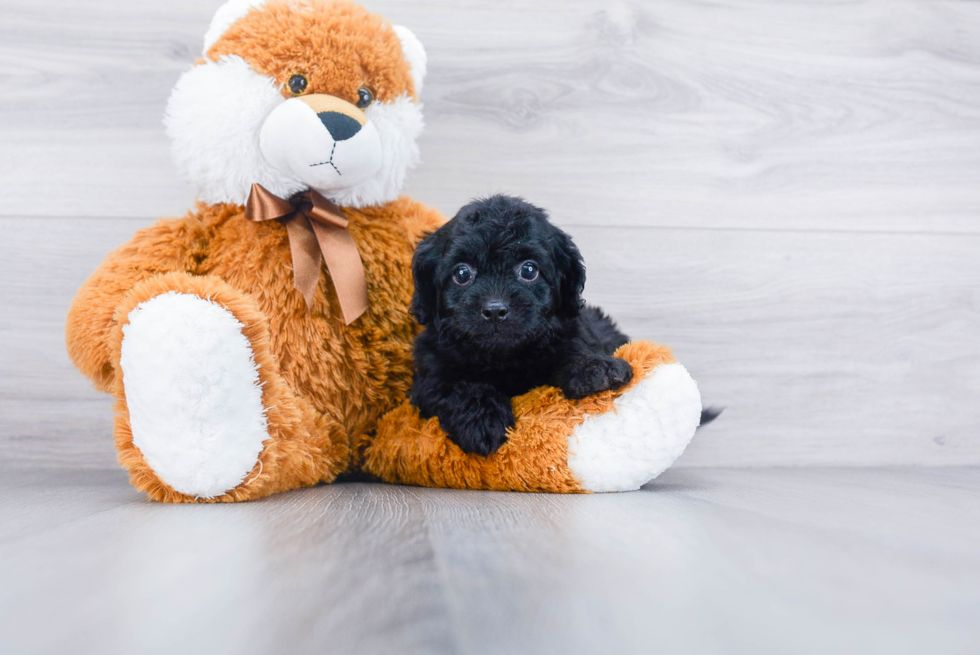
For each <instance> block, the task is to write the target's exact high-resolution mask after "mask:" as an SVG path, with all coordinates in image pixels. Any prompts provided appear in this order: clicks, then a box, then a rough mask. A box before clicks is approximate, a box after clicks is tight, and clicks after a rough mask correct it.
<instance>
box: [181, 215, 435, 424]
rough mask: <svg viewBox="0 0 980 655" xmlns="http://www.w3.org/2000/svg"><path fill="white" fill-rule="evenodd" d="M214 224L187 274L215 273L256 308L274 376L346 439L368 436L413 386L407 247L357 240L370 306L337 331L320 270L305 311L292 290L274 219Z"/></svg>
mask: <svg viewBox="0 0 980 655" xmlns="http://www.w3.org/2000/svg"><path fill="white" fill-rule="evenodd" d="M209 209H210V208H209ZM201 218H205V220H206V217H204V216H202V217H201ZM222 218H223V219H225V220H220V219H219V220H217V221H215V222H214V223H212V224H211V226H210V227H211V230H209V232H210V235H209V236H210V239H209V240H208V244H207V247H206V251H207V252H208V254H207V255H206V256H204V257H201V258H200V260H199V263H198V264H197V266H195V268H196V269H197V270H195V271H194V272H195V273H197V274H201V275H213V276H216V277H219V278H221V279H222V280H224V281H225V282H227V283H228V284H230V285H232V286H233V287H235V288H236V289H238V290H240V291H242V292H244V293H246V294H248V295H249V296H251V297H252V298H253V299H254V300H255V301H256V302H257V303H258V305H259V308H260V309H261V311H262V313H263V314H264V315H265V317H266V320H267V321H268V327H269V334H270V340H271V344H270V345H271V349H272V352H273V354H274V355H275V358H276V360H277V362H278V364H279V367H280V374H281V375H282V377H283V379H284V380H285V381H286V383H287V384H289V385H290V386H291V387H292V388H293V390H294V391H295V392H296V394H297V395H299V396H302V397H304V398H306V399H307V400H309V402H310V403H311V404H312V405H313V407H314V409H316V411H317V412H320V413H322V414H326V415H328V416H330V417H331V418H332V419H333V420H335V421H337V422H338V423H340V424H341V425H342V426H344V428H345V429H346V430H348V433H349V435H350V437H351V439H356V438H357V436H358V435H359V434H360V433H362V432H363V431H366V430H373V429H374V426H375V424H376V422H377V419H378V417H379V416H381V414H382V413H384V412H386V411H388V410H389V409H391V408H393V407H395V406H397V404H398V403H400V402H401V401H402V400H404V398H405V397H406V394H407V390H408V386H409V384H410V381H411V351H412V342H413V340H414V338H415V335H416V333H417V331H418V329H419V328H418V326H417V325H416V324H415V321H414V320H413V319H412V318H411V316H410V315H409V314H408V312H407V307H408V304H409V302H410V300H411V295H412V281H411V274H410V272H409V271H410V262H411V254H412V250H411V244H410V243H408V242H406V241H405V239H404V237H403V236H399V235H397V233H395V232H394V230H391V231H390V232H386V231H384V230H379V229H377V228H374V229H373V230H371V231H370V232H367V233H366V234H365V233H361V234H360V235H358V236H359V237H360V238H359V239H358V241H359V244H358V245H359V248H360V250H361V255H362V260H363V263H364V267H365V274H366V276H367V279H368V285H369V294H370V299H371V304H370V306H369V309H368V311H367V312H366V313H365V314H364V315H362V316H361V317H360V318H358V319H357V320H356V321H354V323H352V324H351V325H345V324H344V322H343V318H342V314H341V311H340V306H339V304H338V301H337V297H336V294H335V292H334V291H333V289H332V287H331V280H330V277H329V272H328V271H327V270H326V267H325V266H322V269H321V273H320V281H319V286H318V293H317V297H316V299H315V300H314V304H313V305H312V306H311V307H310V308H307V306H306V304H305V301H304V300H303V297H302V295H301V294H300V292H299V291H297V290H296V289H295V288H294V286H293V279H292V261H291V253H290V249H289V241H288V237H287V236H286V231H285V228H284V227H283V226H282V225H281V224H280V223H278V222H277V221H272V222H270V224H255V223H250V222H249V221H247V220H245V219H244V218H243V217H241V215H240V214H239V215H232V216H222ZM355 220H356V218H355Z"/></svg>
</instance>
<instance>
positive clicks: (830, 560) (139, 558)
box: [0, 467, 980, 655]
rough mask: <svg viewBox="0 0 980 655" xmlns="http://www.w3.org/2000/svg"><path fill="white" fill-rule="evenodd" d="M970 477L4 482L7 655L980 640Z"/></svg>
mask: <svg viewBox="0 0 980 655" xmlns="http://www.w3.org/2000/svg"><path fill="white" fill-rule="evenodd" d="M978 492H980V469H977V468H956V467H947V468H942V469H821V468H809V469H766V470H745V469H741V470H739V469H684V470H679V469H673V470H671V471H668V472H667V473H666V474H665V475H664V476H663V477H662V478H661V479H659V480H657V481H656V482H654V483H652V484H650V485H648V486H647V487H646V488H644V489H643V490H641V491H639V492H635V493H630V494H613V495H596V496H573V497H568V496H546V495H520V494H504V493H482V492H476V493H474V492H460V491H449V490H438V489H418V488H412V487H397V486H389V485H372V484H338V485H333V486H324V487H318V488H313V489H308V490H304V491H298V492H292V493H288V494H284V495H281V496H279V497H275V498H270V499H267V500H264V501H259V502H256V503H249V504H244V505H235V506H227V505H226V506H204V505H201V506H168V505H160V504H152V503H147V502H145V501H144V500H142V499H141V498H140V496H139V495H138V494H137V493H135V492H134V491H133V490H132V489H131V488H130V487H129V485H128V483H127V481H126V479H125V476H124V475H122V474H121V473H120V472H118V471H108V472H98V471H89V472H69V471H46V472H23V471H14V472H9V471H8V472H3V473H2V474H0V652H4V653H21V652H23V653H27V652H32V653H45V652H66V651H70V652H79V653H89V652H92V653H111V652H140V653H174V652H179V653H187V654H193V653H237V654H247V653H297V654H298V653H392V652H398V653H467V654H469V653H487V654H497V653H522V654H528V655H535V654H538V653H653V652H656V653H686V654H699V653H756V654H759V653H779V654H784V653H856V654H861V655H866V654H867V653H881V652H887V653H896V654H900V653H930V654H945V653H975V652H976V647H977V644H978V643H980V628H978V624H977V623H976V616H977V615H978V612H980V555H978V551H977V548H976V545H977V543H980V503H978V502H977V494H978Z"/></svg>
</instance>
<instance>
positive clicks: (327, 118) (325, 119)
mask: <svg viewBox="0 0 980 655" xmlns="http://www.w3.org/2000/svg"><path fill="white" fill-rule="evenodd" d="M316 116H317V118H319V119H320V122H321V123H323V126H324V127H325V128H327V131H328V132H330V136H332V137H333V138H334V141H346V140H347V139H349V138H351V137H352V136H354V135H355V134H357V133H358V132H360V131H361V124H360V123H358V122H357V121H356V120H355V119H353V118H351V117H350V116H348V115H347V114H341V113H340V112H339V111H322V112H320V113H319V114H317V115H316Z"/></svg>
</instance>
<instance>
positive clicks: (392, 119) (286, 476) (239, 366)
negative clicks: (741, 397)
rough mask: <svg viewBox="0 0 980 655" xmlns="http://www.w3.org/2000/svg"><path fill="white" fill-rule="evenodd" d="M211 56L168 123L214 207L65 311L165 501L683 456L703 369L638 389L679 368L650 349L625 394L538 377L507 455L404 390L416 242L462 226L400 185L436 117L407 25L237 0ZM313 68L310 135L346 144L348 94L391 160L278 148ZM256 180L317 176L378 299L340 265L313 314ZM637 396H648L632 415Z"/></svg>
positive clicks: (482, 481)
mask: <svg viewBox="0 0 980 655" xmlns="http://www.w3.org/2000/svg"><path fill="white" fill-rule="evenodd" d="M205 51H206V59H204V60H201V61H199V62H198V63H197V65H196V66H195V67H194V68H193V69H192V70H191V71H189V72H188V73H187V74H185V76H184V77H183V78H181V80H180V81H179V82H178V84H177V87H176V89H175V90H174V94H173V96H172V98H171V101H170V104H169V106H168V111H167V119H166V121H167V131H168V134H169V135H170V137H171V139H172V142H173V155H174V159H175V161H176V163H177V165H178V169H179V170H180V171H181V173H182V174H184V175H185V176H186V177H187V179H188V181H189V182H191V183H192V184H194V185H196V186H197V187H198V189H199V192H200V195H199V199H200V201H199V202H198V204H197V205H196V206H195V208H194V209H193V210H192V211H190V212H188V213H187V215H185V216H183V217H181V218H175V219H166V220H161V221H159V222H158V223H156V224H155V225H153V226H151V227H148V228H146V229H144V230H140V231H139V232H137V233H136V235H135V236H134V237H133V238H132V239H131V240H130V241H129V242H128V243H126V244H125V245H123V246H121V247H120V248H118V249H117V250H116V251H114V252H112V253H111V254H109V255H108V257H106V259H105V261H104V262H103V263H102V264H101V265H100V266H99V267H98V268H97V269H96V271H95V272H94V273H93V274H92V276H91V277H90V278H89V279H88V281H86V282H85V284H84V285H83V286H82V288H81V289H80V290H79V292H78V294H77V296H76V297H75V299H74V301H73V302H72V305H71V308H70V309H69V313H68V321H67V326H66V341H67V347H68V353H69V355H70V357H71V359H72V361H73V362H74V363H75V365H76V366H77V367H78V368H79V369H80V370H81V371H82V373H84V374H85V375H86V376H88V377H89V378H90V379H91V380H92V382H93V384H94V385H95V387H96V388H97V389H99V390H101V391H104V392H107V393H111V394H112V395H113V397H114V398H115V429H114V431H115V443H116V448H117V450H118V453H119V461H120V463H121V464H122V465H123V467H125V468H126V469H127V470H128V471H129V473H130V479H131V481H132V483H133V485H134V486H135V487H136V488H137V489H139V490H141V491H143V492H145V493H146V494H147V496H148V497H149V498H151V499H153V500H158V501H165V502H177V503H180V502H236V501H243V500H251V499H255V498H261V497H263V496H268V495H269V494H273V493H278V492H281V491H286V490H289V489H296V488H299V487H303V486H309V485H314V484H317V483H322V482H332V481H334V480H336V479H337V478H338V477H339V476H341V475H344V474H356V473H361V474H368V475H372V476H375V477H376V478H379V479H382V480H387V481H390V482H403V483H410V484H425V485H432V486H455V487H460V488H473V489H511V490H519V491H555V492H580V491H589V490H606V488H607V487H608V488H609V489H613V488H627V487H628V488H633V487H635V486H637V485H638V484H642V483H643V482H644V481H645V480H648V479H650V478H652V477H653V476H654V475H655V474H656V473H658V472H659V471H660V470H662V469H663V467H665V466H666V465H668V464H669V461H667V459H669V458H670V457H676V455H677V454H679V452H680V450H682V449H683V444H686V442H687V441H688V440H689V439H690V438H691V436H692V435H693V427H691V425H696V423H697V413H698V412H699V411H700V398H699V397H698V396H697V389H696V386H695V385H693V381H692V384H689V385H687V386H684V385H681V386H679V387H677V394H675V395H673V396H671V395H670V394H664V393H662V392H663V390H662V389H660V388H659V387H657V389H660V390H659V391H657V390H655V391H654V392H651V393H647V392H645V391H644V392H643V393H641V394H639V396H635V395H634V396H630V395H629V394H630V393H631V391H630V390H634V391H636V390H638V389H644V388H645V387H643V385H644V384H645V381H646V380H647V379H648V377H649V376H652V375H653V374H654V372H655V371H656V370H657V368H658V366H661V365H664V364H670V363H672V362H673V359H672V358H671V357H670V355H669V351H667V350H666V349H665V348H662V347H659V346H654V345H652V344H647V343H637V344H630V345H627V346H625V347H624V350H623V351H622V352H623V356H624V357H625V358H626V359H628V360H629V361H630V362H631V364H632V365H633V367H634V371H635V373H636V374H635V377H634V380H633V382H632V383H631V385H630V386H628V387H627V388H626V389H623V390H620V391H618V392H616V393H611V392H610V393H606V394H599V395H597V396H594V397H592V398H586V399H584V400H580V401H574V402H573V401H569V400H567V399H565V398H564V397H563V396H562V395H561V392H559V391H558V390H556V389H553V388H539V389H535V390H533V391H531V392H530V393H528V394H526V395H525V396H522V397H521V398H518V399H516V400H515V401H514V406H515V411H516V413H517V415H518V421H517V425H516V426H515V430H514V437H513V438H512V439H511V441H510V442H509V443H508V444H507V445H506V446H505V447H504V448H501V450H500V451H499V452H498V453H497V454H496V455H494V456H493V457H490V458H485V459H484V458H480V457H479V456H464V455H462V453H461V452H459V450H458V448H456V447H455V445H454V444H452V442H450V441H449V440H448V439H447V438H446V437H445V435H444V434H442V433H441V432H440V431H439V428H438V425H437V424H436V423H433V422H431V421H430V422H426V423H423V422H421V421H420V420H419V418H418V416H417V414H415V413H414V410H413V409H412V408H411V407H410V406H408V405H406V404H405V399H406V395H407V392H408V389H409V387H410V384H411V376H412V365H411V364H412V362H411V359H412V354H411V353H412V344H413V341H414V339H415V336H416V335H417V334H418V332H419V330H420V328H419V326H418V324H417V323H416V322H415V320H414V319H413V318H412V316H411V315H410V314H409V311H408V308H409V303H410V301H411V298H412V292H413V283H412V272H411V261H412V255H413V252H414V250H415V247H416V244H417V243H418V242H419V241H420V240H421V239H422V238H423V237H424V236H425V235H426V234H427V233H429V232H431V231H433V230H435V229H437V228H438V227H439V226H441V225H442V224H443V223H444V222H445V218H444V217H443V216H442V215H441V214H439V213H438V212H437V211H435V210H433V209H430V208H428V207H426V206H424V205H422V204H420V203H418V202H416V201H414V200H412V199H410V198H407V197H398V193H399V192H400V189H401V187H402V185H403V183H404V180H405V175H406V172H407V171H408V170H409V169H410V168H412V167H413V166H414V165H415V164H416V163H417V162H418V147H417V145H416V139H417V137H418V135H419V132H420V131H421V129H422V114H421V105H420V104H419V102H418V94H419V91H420V89H421V88H422V78H423V77H424V75H425V70H426V57H425V52H424V49H423V48H422V45H421V43H420V42H419V41H418V39H416V38H415V37H414V35H412V34H411V32H410V31H408V30H407V29H405V28H395V27H393V26H391V25H390V24H388V23H387V22H386V21H385V20H384V19H382V18H380V17H378V16H375V15H373V14H370V13H368V12H367V11H365V10H364V9H362V8H361V7H359V6H357V5H355V4H353V3H350V2H347V1H345V0H338V1H330V0H266V1H264V2H259V1H250V0H231V2H229V3H227V4H226V5H225V6H223V7H222V8H220V9H219V10H218V12H217V14H216V16H215V19H214V21H213V23H212V26H211V29H209V31H208V34H207V39H206V44H205ZM297 74H302V75H304V76H305V79H306V81H307V82H308V86H306V87H304V88H303V89H302V94H303V96H304V98H303V103H305V104H304V106H307V107H308V108H309V111H310V112H313V114H312V115H313V116H316V117H317V118H318V119H319V124H318V121H315V120H308V119H309V118H310V115H308V114H303V116H304V119H303V120H304V121H305V122H304V123H303V126H302V129H303V130H306V132H304V134H314V133H315V134H316V140H314V141H315V142H317V143H322V144H323V146H322V147H323V148H326V146H327V145H330V147H331V149H333V147H334V146H336V145H337V143H340V142H342V141H343V140H344V139H342V138H341V137H340V136H337V137H336V138H334V134H333V132H330V131H329V127H328V123H329V122H330V116H328V115H327V114H328V113H329V108H330V107H342V108H343V112H344V113H346V115H348V116H349V117H350V116H356V117H357V119H358V124H360V125H361V126H362V127H363V126H364V125H366V124H368V123H370V124H372V125H373V128H372V129H375V130H376V132H377V136H378V138H379V139H380V153H381V159H382V162H381V165H380V166H379V167H378V168H377V171H376V172H375V173H374V174H373V175H372V176H371V177H370V178H369V179H367V180H362V179H358V180H355V181H350V180H348V181H346V182H344V183H342V184H339V185H338V184H335V182H336V180H332V181H330V183H329V185H328V184H327V183H324V187H323V188H320V187H318V186H317V184H318V183H319V182H318V180H319V179H320V178H317V177H316V176H313V175H308V174H307V172H306V168H305V167H304V166H303V165H302V161H301V160H290V159H289V157H290V156H292V155H295V156H300V154H302V153H299V151H300V150H302V149H300V148H296V149H293V150H290V149H289V148H285V147H281V146H280V147H278V148H277V149H275V150H276V152H277V153H279V155H280V157H279V159H282V160H283V161H279V159H277V160H276V161H275V162H273V161H270V160H269V159H268V158H267V157H266V156H265V154H264V153H263V151H262V147H261V146H262V144H261V143H260V138H259V137H260V134H261V132H262V130H263V126H264V125H265V124H267V123H268V121H269V120H270V116H271V115H272V114H274V113H275V112H276V111H277V109H278V108H279V107H282V106H283V105H284V103H286V102H289V101H290V99H291V98H293V91H292V88H293V87H291V86H290V85H289V84H288V82H289V80H290V79H291V77H292V76H294V75H297ZM294 86H295V85H294ZM364 89H370V93H360V91H363V90H364ZM313 96H320V97H318V98H314V97H313ZM364 96H368V97H369V98H373V99H374V100H373V103H372V104H370V106H365V107H363V114H361V113H358V112H360V111H361V108H357V109H356V110H355V108H354V107H353V105H354V104H355V103H357V102H360V101H361V100H362V99H363V97H364ZM297 102H299V101H297ZM340 103H347V104H340ZM362 104H363V103H362ZM293 106H294V107H298V105H296V104H295V103H294V105H293ZM304 111H306V110H304ZM321 114H323V115H321ZM298 129H299V128H297V130H298ZM321 129H322V130H324V132H322V133H321V132H316V130H321ZM280 133H281V134H286V135H290V136H289V138H290V139H303V138H304V137H303V134H301V133H300V132H297V131H295V130H292V129H286V130H280ZM327 133H329V135H328V134H327ZM328 136H329V137H330V138H328ZM331 139H333V141H331ZM331 144H332V145H331ZM296 153H299V154H296ZM315 154H317V155H319V152H317V153H315ZM355 154H356V153H355ZM330 156H331V155H330V153H329V152H325V153H324V154H323V157H324V159H326V158H328V157H330ZM297 162H299V164H297ZM338 168H339V169H340V170H341V171H342V167H341V166H339V165H338ZM253 183H259V184H262V185H263V186H266V188H268V189H269V190H270V191H271V192H273V193H274V194H276V195H278V196H279V197H280V198H282V199H283V200H287V199H288V196H289V195H290V194H293V193H296V192H299V191H303V190H306V189H307V188H312V189H314V190H316V191H318V192H320V193H321V194H323V195H324V196H326V197H327V198H329V199H330V200H332V201H333V202H335V203H337V204H338V205H339V206H340V207H341V208H342V211H343V214H344V215H345V217H346V218H347V219H348V221H349V230H350V235H351V237H352V238H353V240H354V242H355V244H356V245H357V248H358V251H359V253H360V257H361V260H362V261H363V265H364V273H365V277H366V279H367V287H368V296H369V303H370V305H369V308H368V310H367V311H366V313H364V314H363V315H361V316H360V317H359V318H357V319H356V320H354V321H353V323H352V324H351V325H346V324H345V322H344V318H343V316H342V314H341V312H340V307H339V305H338V302H337V297H336V293H335V292H334V288H333V284H332V281H331V278H330V274H329V272H328V271H327V270H326V268H323V267H321V271H320V277H319V280H318V286H317V292H316V295H315V297H314V298H313V302H312V303H311V304H310V305H309V306H308V305H307V303H306V302H305V300H304V298H303V296H302V295H301V294H300V292H299V291H297V290H296V289H295V288H294V282H293V267H292V261H291V251H290V244H289V236H288V235H287V231H286V228H285V227H284V225H283V224H282V223H280V222H279V221H276V220H270V221H265V222H251V221H249V220H246V219H245V218H244V214H245V207H243V206H242V205H243V203H244V202H245V200H246V198H247V197H248V191H249V189H250V187H251V185H252V184H253ZM267 185H268V186H267ZM677 366H679V365H677ZM651 379H660V380H661V381H662V380H664V379H666V378H662V377H660V378H651ZM634 397H637V398H640V399H641V400H642V402H636V401H634V400H630V399H631V398H634ZM619 398H626V399H627V400H625V401H623V402H624V403H625V405H624V408H626V409H629V410H630V411H629V412H628V413H626V414H624V416H628V417H629V423H627V424H624V425H623V426H619V425H618V424H617V420H616V416H617V414H616V408H617V405H616V403H617V402H618V401H617V399H619ZM658 403H659V404H658ZM648 408H649V409H648ZM663 408H666V410H664V411H665V412H666V413H665V416H666V415H668V414H669V415H671V416H673V415H674V414H675V413H676V414H683V416H682V417H680V418H677V419H676V420H674V419H671V420H670V421H666V422H662V423H661V425H662V426H663V429H662V430H660V432H657V433H656V434H652V433H651V434H647V433H645V431H644V430H643V427H642V423H643V421H642V416H639V418H638V416H637V413H638V412H639V413H640V414H642V412H644V411H661V410H662V409H663ZM675 410H676V411H675ZM694 410H697V411H694ZM692 412H693V413H692ZM587 417H593V418H594V419H595V420H596V421H598V420H599V419H602V423H601V424H600V425H599V427H598V428H595V429H592V430H591V432H589V433H588V434H586V433H582V434H584V435H585V437H583V438H587V440H588V441H589V443H592V442H595V443H593V445H592V446H590V447H589V448H587V449H583V450H582V452H581V453H576V452H575V448H576V446H575V445H574V444H575V443H576V442H575V441H574V440H575V438H577V437H575V435H576V430H578V429H581V428H582V427H583V426H587V425H588V421H590V420H592V419H588V418H587ZM692 417H693V418H692ZM692 421H693V423H692ZM638 426H639V427H638ZM620 427H623V429H620ZM609 435H615V436H616V439H613V440H611V441H610V440H609ZM580 437H581V435H580ZM651 439H653V440H654V442H653V443H651V441H650V440H651ZM661 442H662V443H661ZM667 443H669V447H668V446H664V447H661V446H662V445H663V444H667ZM658 444H660V445H658ZM658 449H659V450H658ZM658 452H659V453H660V454H659V455H657V454H656V453H658ZM583 453H584V458H583ZM636 453H641V455H642V457H641V458H640V459H639V460H637V459H636V458H635V457H634V455H635V454H636ZM650 453H654V454H653V455H651V454H650ZM631 458H632V459H631ZM644 458H645V459H644ZM634 460H635V461H634ZM638 462H639V463H638ZM621 465H622V467H621ZM620 470H622V471H625V473H624V474H623V475H618V472H619V471H620Z"/></svg>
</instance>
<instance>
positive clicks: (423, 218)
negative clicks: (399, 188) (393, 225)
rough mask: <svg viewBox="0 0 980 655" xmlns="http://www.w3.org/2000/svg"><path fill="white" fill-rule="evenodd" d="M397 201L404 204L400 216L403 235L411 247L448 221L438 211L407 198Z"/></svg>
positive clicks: (403, 197)
mask: <svg viewBox="0 0 980 655" xmlns="http://www.w3.org/2000/svg"><path fill="white" fill-rule="evenodd" d="M399 201H400V202H401V203H403V204H404V206H403V208H402V211H401V214H402V216H403V221H404V225H405V233H406V235H407V236H408V240H409V241H410V242H411V243H412V246H413V247H414V246H415V245H417V244H418V242H419V241H421V240H422V238H423V237H425V235H427V234H429V233H430V232H434V231H435V230H437V229H439V228H440V227H442V226H443V224H445V223H446V221H447V220H449V219H447V218H446V217H445V216H443V214H442V212H440V211H439V210H438V209H434V208H432V207H429V206H428V205H424V204H422V203H421V202H418V201H417V200H413V199H411V198H409V197H407V196H402V197H401V198H399Z"/></svg>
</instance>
